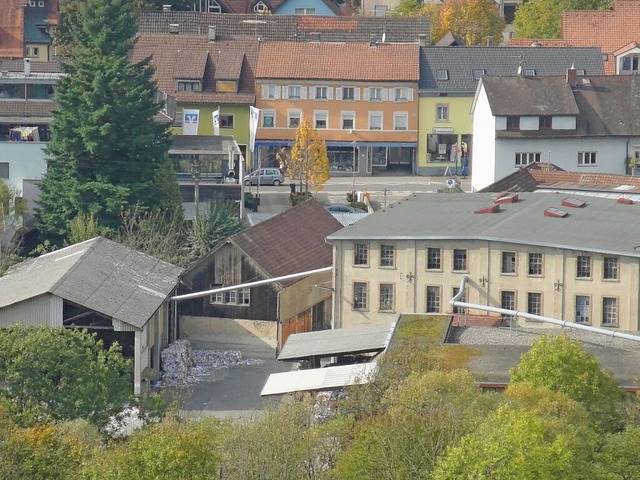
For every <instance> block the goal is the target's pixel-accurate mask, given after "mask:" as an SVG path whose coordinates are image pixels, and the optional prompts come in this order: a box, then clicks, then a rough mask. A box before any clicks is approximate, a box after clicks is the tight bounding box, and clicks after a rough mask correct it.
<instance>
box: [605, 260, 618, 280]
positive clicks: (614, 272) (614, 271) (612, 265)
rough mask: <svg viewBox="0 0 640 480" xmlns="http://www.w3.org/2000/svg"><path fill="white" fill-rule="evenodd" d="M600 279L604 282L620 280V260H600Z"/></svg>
mask: <svg viewBox="0 0 640 480" xmlns="http://www.w3.org/2000/svg"><path fill="white" fill-rule="evenodd" d="M602 279H603V280H606V281H611V280H620V259H619V258H618V257H604V258H603V259H602Z"/></svg>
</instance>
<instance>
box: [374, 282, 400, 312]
mask: <svg viewBox="0 0 640 480" xmlns="http://www.w3.org/2000/svg"><path fill="white" fill-rule="evenodd" d="M383 287H384V288H385V290H387V289H388V290H387V291H386V292H385V294H384V297H389V298H387V299H386V301H385V302H383V298H384V297H383V293H382V289H383ZM395 306H396V285H395V283H380V284H379V286H378V311H380V312H393V311H395Z"/></svg>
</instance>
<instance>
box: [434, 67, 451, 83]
mask: <svg viewBox="0 0 640 480" xmlns="http://www.w3.org/2000/svg"><path fill="white" fill-rule="evenodd" d="M436 78H437V79H438V80H449V70H445V69H440V70H436Z"/></svg>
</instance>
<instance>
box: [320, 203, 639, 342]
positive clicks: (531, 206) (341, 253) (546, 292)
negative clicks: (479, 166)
mask: <svg viewBox="0 0 640 480" xmlns="http://www.w3.org/2000/svg"><path fill="white" fill-rule="evenodd" d="M499 195H500V194H498V196H496V195H492V194H474V195H469V194H460V195H456V194H415V195H413V196H411V197H409V198H407V199H406V200H404V201H402V202H398V203H397V204H395V205H392V206H390V207H388V208H387V209H386V210H382V211H379V212H376V213H375V214H373V215H370V216H369V217H367V218H365V219H363V220H361V221H359V222H357V223H356V224H354V225H351V226H348V227H346V228H344V229H342V230H339V231H338V232H336V233H334V234H333V235H330V236H329V237H328V241H329V242H330V243H331V244H333V247H334V267H335V272H334V305H333V322H334V328H341V327H349V326H353V325H361V324H374V323H382V322H390V321H393V320H394V319H395V318H396V316H397V314H399V313H424V312H427V313H447V312H449V313H451V312H453V309H452V307H451V306H450V305H449V300H451V298H452V297H453V296H454V295H455V294H456V293H457V292H458V289H459V287H460V282H461V279H462V277H463V276H465V275H466V276H467V277H468V281H467V287H466V290H467V291H466V292H465V298H464V300H465V301H467V302H470V303H477V304H481V305H489V306H494V307H502V308H506V309H510V310H518V311H522V312H527V313H532V314H537V315H544V316H547V317H552V318H557V319H563V320H567V321H572V322H580V323H584V324H588V325H593V326H598V327H611V328H612V329H620V330H632V331H634V330H638V329H639V327H638V321H639V308H638V298H639V293H640V282H639V277H640V246H638V245H640V241H638V238H640V222H639V220H640V206H639V205H636V204H633V203H629V202H626V201H625V200H621V201H620V200H618V201H616V200H615V199H606V198H595V197H588V198H587V197H584V199H581V198H579V197H573V198H570V197H568V196H567V195H563V194H554V193H549V194H546V193H528V194H527V193H525V194H522V193H521V194H519V195H516V194H503V195H502V197H500V196H499ZM469 313H470V314H484V312H482V311H480V310H477V311H473V310H470V311H469ZM523 322H526V324H527V326H532V325H533V326H537V325H540V326H541V327H542V326H543V325H544V324H540V323H538V322H531V321H524V320H523Z"/></svg>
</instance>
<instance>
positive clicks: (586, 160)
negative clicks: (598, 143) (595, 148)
mask: <svg viewBox="0 0 640 480" xmlns="http://www.w3.org/2000/svg"><path fill="white" fill-rule="evenodd" d="M597 165H598V152H578V166H579V167H595V166H597Z"/></svg>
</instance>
